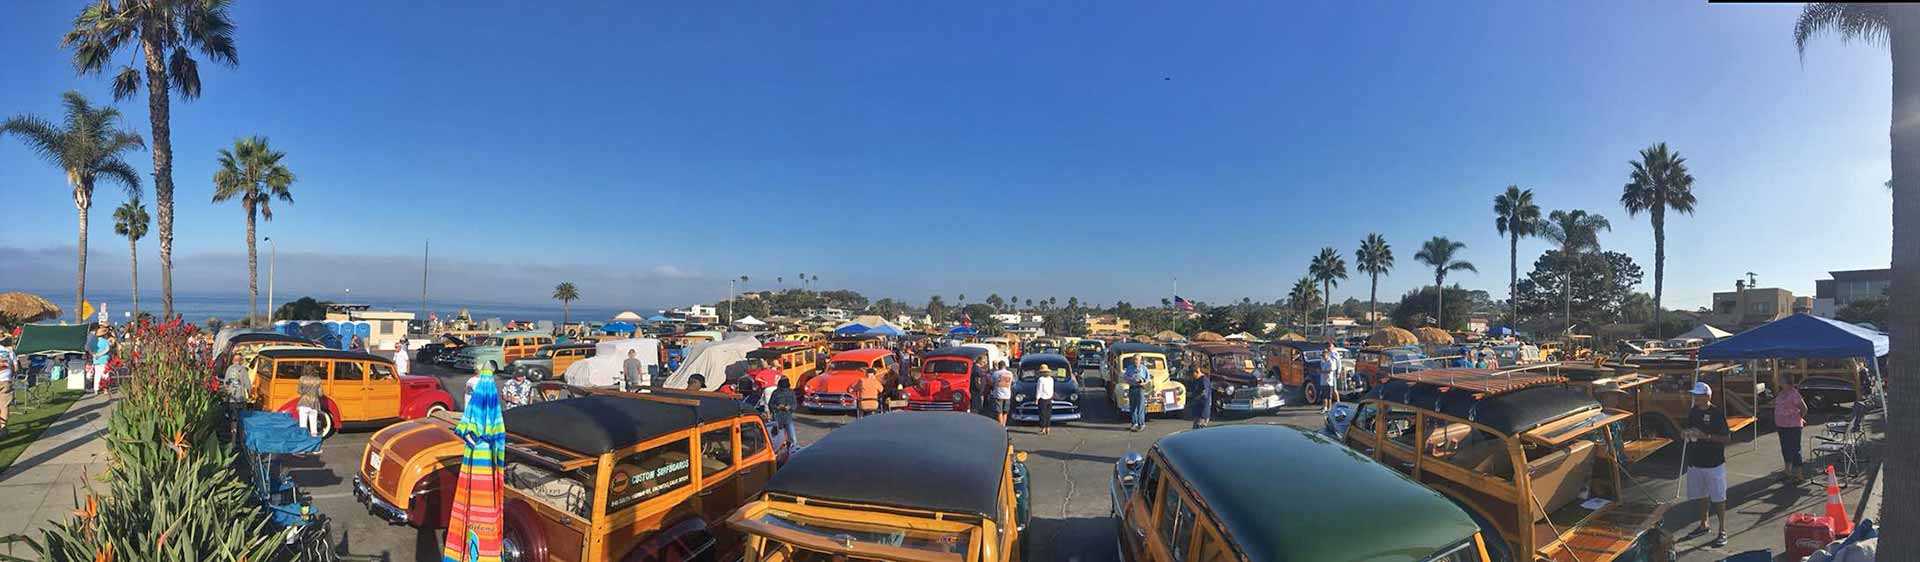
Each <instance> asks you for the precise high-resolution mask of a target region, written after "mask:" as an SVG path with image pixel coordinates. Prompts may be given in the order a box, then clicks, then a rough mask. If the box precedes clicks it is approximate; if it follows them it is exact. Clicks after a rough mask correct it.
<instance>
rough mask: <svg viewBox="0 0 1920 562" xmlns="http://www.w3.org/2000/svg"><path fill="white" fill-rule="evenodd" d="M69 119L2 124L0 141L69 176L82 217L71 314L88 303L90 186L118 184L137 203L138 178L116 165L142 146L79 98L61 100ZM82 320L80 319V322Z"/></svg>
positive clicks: (116, 114) (113, 117)
mask: <svg viewBox="0 0 1920 562" xmlns="http://www.w3.org/2000/svg"><path fill="white" fill-rule="evenodd" d="M60 100H61V103H62V105H65V106H66V109H67V115H66V121H65V123H64V124H63V125H56V124H54V123H53V122H52V121H48V120H46V119H42V118H40V117H39V116H36V115H20V116H16V117H13V118H10V119H7V120H6V121H5V122H0V135H5V134H7V133H13V134H14V135H15V136H18V137H20V139H21V141H22V142H25V143H27V146H28V147H29V148H32V149H33V151H34V152H38V153H40V156H41V157H42V158H45V159H46V160H47V162H48V163H51V164H53V165H55V166H59V167H60V171H63V172H66V174H67V187H68V188H70V189H72V190H73V206H74V208H75V209H78V210H79V213H80V250H79V252H80V268H79V274H78V277H77V279H76V280H75V282H74V288H73V301H74V305H73V310H74V314H79V313H80V309H81V308H84V307H85V306H86V305H85V304H84V303H86V302H87V212H88V211H89V210H91V209H92V208H93V186H94V183H95V182H96V181H98V180H101V179H105V180H107V181H111V182H114V183H118V184H120V185H121V186H122V187H125V188H126V189H127V194H128V195H129V196H130V197H132V198H136V199H137V198H139V197H140V174H139V173H138V172H135V171H134V170H133V166H132V165H129V164H127V162H126V161H125V160H121V159H120V153H122V152H126V151H128V150H133V149H134V148H137V147H140V146H143V143H142V142H141V141H140V135H138V134H134V133H133V132H132V131H127V130H124V129H120V128H119V124H120V110H118V109H114V108H112V107H94V106H93V104H92V103H89V102H88V101H87V98H86V97H85V96H81V95H80V92H74V91H69V92H67V93H64V94H61V95H60ZM82 320H84V319H82Z"/></svg>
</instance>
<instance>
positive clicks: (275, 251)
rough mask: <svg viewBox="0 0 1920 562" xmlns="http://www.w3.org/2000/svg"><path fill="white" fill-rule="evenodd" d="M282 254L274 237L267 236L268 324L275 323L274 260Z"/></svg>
mask: <svg viewBox="0 0 1920 562" xmlns="http://www.w3.org/2000/svg"><path fill="white" fill-rule="evenodd" d="M279 256H280V251H279V247H278V246H275V245H274V244H273V237H272V236H268V237H267V325H268V326H272V325H273V262H274V261H275V259H274V258H277V257H279Z"/></svg>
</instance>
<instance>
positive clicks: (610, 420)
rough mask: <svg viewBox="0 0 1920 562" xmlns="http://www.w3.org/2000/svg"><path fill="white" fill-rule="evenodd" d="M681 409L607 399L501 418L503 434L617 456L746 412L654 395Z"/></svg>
mask: <svg viewBox="0 0 1920 562" xmlns="http://www.w3.org/2000/svg"><path fill="white" fill-rule="evenodd" d="M658 394H659V395H661V396H664V397H668V398H679V399H685V400H692V401H695V402H697V403H698V404H697V405H696V404H680V403H674V402H667V401H661V400H648V399H645V398H634V397H628V396H619V395H611V394H588V395H586V396H581V397H577V398H568V399H564V400H553V401H549V402H535V403H532V404H528V405H525V406H521V407H518V408H512V409H509V410H506V411H505V412H502V413H501V416H502V417H503V418H504V420H505V421H506V426H507V431H508V432H510V433H513V434H514V435H518V436H521V437H526V438H529V439H533V440H536V441H540V442H543V443H547V444H551V445H554V446H557V447H560V448H563V449H566V450H569V451H573V452H576V453H580V454H583V455H598V454H601V453H606V452H609V451H616V450H619V449H623V448H626V447H631V446H633V445H636V444H639V443H641V442H644V441H646V440H648V439H652V438H655V437H659V436H662V435H666V434H668V433H672V432H675V431H680V430H683V429H686V428H689V427H693V426H695V425H698V424H700V423H701V422H705V421H712V420H721V419H727V418H730V417H734V416H738V415H742V414H745V413H747V412H749V410H747V409H746V408H745V407H744V406H742V405H741V404H740V401H739V400H733V399H727V398H720V397H710V396H697V395H692V394H678V393H665V392H662V393H658Z"/></svg>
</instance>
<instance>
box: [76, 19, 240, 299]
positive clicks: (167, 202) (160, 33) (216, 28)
mask: <svg viewBox="0 0 1920 562" xmlns="http://www.w3.org/2000/svg"><path fill="white" fill-rule="evenodd" d="M229 4H231V0H98V1H96V2H88V3H87V4H86V7H85V8H82V9H81V10H80V15H78V16H75V17H74V18H73V29H72V30H70V31H67V33H66V35H64V36H63V37H61V39H60V45H61V46H62V47H66V48H71V49H73V67H74V68H75V69H76V70H78V71H79V72H80V74H99V73H101V72H103V71H105V70H106V69H107V67H109V66H114V65H116V64H118V63H117V62H116V61H115V60H114V54H115V53H118V52H121V51H122V50H123V48H124V49H125V50H127V51H133V50H136V49H137V50H138V52H139V55H137V57H135V58H137V60H139V61H140V62H141V63H143V66H144V68H143V69H142V70H144V71H145V72H146V76H145V77H146V79H147V83H146V88H147V117H148V119H149V121H150V122H151V123H152V125H153V131H152V132H153V201H154V205H155V206H156V207H158V209H156V210H158V211H159V217H158V218H159V219H160V232H159V234H160V301H161V303H162V305H163V306H162V310H163V311H164V313H165V316H173V133H172V130H171V126H170V125H169V118H170V115H171V103H172V102H171V100H170V99H169V98H168V93H169V92H179V93H180V97H182V98H186V99H193V98H197V97H200V64H199V63H198V62H196V61H194V59H193V51H198V52H199V53H200V54H201V55H202V56H205V57H206V58H207V59H208V60H212V61H214V62H217V63H223V64H226V65H229V66H231V65H235V64H239V61H240V59H239V56H238V52H237V51H235V50H234V47H233V21H232V19H230V18H229V17H228V16H227V7H228V5H229ZM140 78H141V72H140V71H139V70H135V69H134V67H133V65H132V64H120V65H119V69H118V70H117V71H115V74H114V76H113V99H116V100H126V99H130V98H132V97H133V95H134V94H135V93H137V92H139V91H140V88H141V84H140Z"/></svg>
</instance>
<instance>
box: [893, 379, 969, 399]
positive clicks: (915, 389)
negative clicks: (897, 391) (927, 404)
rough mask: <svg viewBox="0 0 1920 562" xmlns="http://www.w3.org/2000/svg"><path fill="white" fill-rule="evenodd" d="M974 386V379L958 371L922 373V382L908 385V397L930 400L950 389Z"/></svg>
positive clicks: (967, 388)
mask: <svg viewBox="0 0 1920 562" xmlns="http://www.w3.org/2000/svg"><path fill="white" fill-rule="evenodd" d="M972 388H973V383H972V380H971V379H970V378H969V377H968V376H967V375H962V374H958V373H951V374H940V375H928V374H921V375H920V384H916V385H913V386H910V387H907V397H909V398H916V399H920V400H929V399H933V398H937V397H940V396H941V395H944V394H946V393H947V392H948V391H952V390H961V391H965V390H970V389H972Z"/></svg>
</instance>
